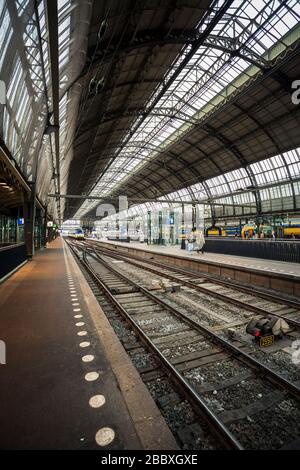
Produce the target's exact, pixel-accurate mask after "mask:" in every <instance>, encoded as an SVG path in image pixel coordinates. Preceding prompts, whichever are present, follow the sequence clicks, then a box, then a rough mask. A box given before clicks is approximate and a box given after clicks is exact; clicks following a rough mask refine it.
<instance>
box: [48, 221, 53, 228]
mask: <svg viewBox="0 0 300 470" xmlns="http://www.w3.org/2000/svg"><path fill="white" fill-rule="evenodd" d="M47 227H49V228H50V227H53V222H52V221H51V220H49V222H47Z"/></svg>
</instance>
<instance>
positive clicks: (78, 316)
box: [74, 315, 83, 318]
mask: <svg viewBox="0 0 300 470" xmlns="http://www.w3.org/2000/svg"><path fill="white" fill-rule="evenodd" d="M82 317H83V315H74V318H82Z"/></svg>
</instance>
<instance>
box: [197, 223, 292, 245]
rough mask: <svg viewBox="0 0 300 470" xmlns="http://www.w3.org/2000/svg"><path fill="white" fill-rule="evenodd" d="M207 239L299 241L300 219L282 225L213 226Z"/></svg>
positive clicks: (207, 232) (207, 234) (208, 229)
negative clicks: (234, 238)
mask: <svg viewBox="0 0 300 470" xmlns="http://www.w3.org/2000/svg"><path fill="white" fill-rule="evenodd" d="M205 236H206V237H239V238H243V239H248V238H272V237H273V236H275V238H280V239H299V240H300V219H290V220H288V221H287V222H284V223H280V224H276V223H275V224H272V225H271V224H266V223H265V224H260V225H256V224H255V223H248V224H244V225H227V226H211V227H208V228H207V229H206V231H205Z"/></svg>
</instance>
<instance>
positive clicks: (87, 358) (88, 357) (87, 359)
mask: <svg viewBox="0 0 300 470" xmlns="http://www.w3.org/2000/svg"><path fill="white" fill-rule="evenodd" d="M94 359H95V356H93V355H92V354H87V355H86V356H83V357H82V358H81V360H82V362H92V361H93V360H94Z"/></svg>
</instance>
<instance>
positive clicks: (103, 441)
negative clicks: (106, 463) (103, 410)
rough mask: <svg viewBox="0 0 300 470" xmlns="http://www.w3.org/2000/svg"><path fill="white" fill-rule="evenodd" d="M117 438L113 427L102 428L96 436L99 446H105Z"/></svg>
mask: <svg viewBox="0 0 300 470" xmlns="http://www.w3.org/2000/svg"><path fill="white" fill-rule="evenodd" d="M114 438H115V432H114V430H113V429H111V428H101V429H99V431H98V432H97V434H96V436H95V440H96V442H97V444H98V446H101V447H104V446H107V445H108V444H110V443H111V442H112V441H113V440H114Z"/></svg>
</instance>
